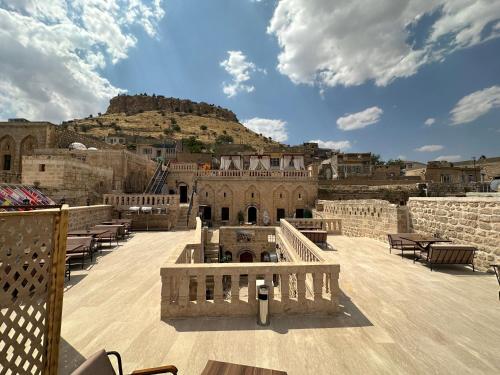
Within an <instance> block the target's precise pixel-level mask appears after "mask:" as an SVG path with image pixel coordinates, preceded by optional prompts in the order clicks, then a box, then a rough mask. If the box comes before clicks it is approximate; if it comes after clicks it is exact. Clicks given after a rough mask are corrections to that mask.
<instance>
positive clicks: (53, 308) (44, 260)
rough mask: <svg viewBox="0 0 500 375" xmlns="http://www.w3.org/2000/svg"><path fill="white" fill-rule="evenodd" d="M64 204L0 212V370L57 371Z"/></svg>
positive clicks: (18, 371) (62, 283)
mask: <svg viewBox="0 0 500 375" xmlns="http://www.w3.org/2000/svg"><path fill="white" fill-rule="evenodd" d="M67 230H68V207H67V206H63V207H62V208H61V209H46V210H36V211H26V212H0V288H1V289H0V374H1V375H3V374H43V375H47V374H50V375H52V374H57V366H58V354H59V338H60V334H61V314H62V298H63V288H64V267H65V265H64V264H65V254H66V235H67Z"/></svg>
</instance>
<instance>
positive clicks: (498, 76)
mask: <svg viewBox="0 0 500 375" xmlns="http://www.w3.org/2000/svg"><path fill="white" fill-rule="evenodd" d="M21 3H23V4H22V5H12V4H10V2H7V1H3V0H0V20H2V21H0V29H1V30H3V34H2V33H0V45H3V46H5V47H0V48H5V50H4V51H3V52H7V53H3V54H2V56H3V57H1V56H0V67H2V68H3V69H0V118H7V117H13V116H19V117H27V118H30V119H32V120H51V121H55V122H58V121H61V120H66V119H69V118H73V117H81V116H86V115H88V114H89V113H97V112H98V111H104V110H105V108H106V105H107V101H108V100H109V97H111V96H113V95H115V94H116V93H117V92H119V91H122V92H123V91H125V92H128V93H131V94H134V93H140V92H147V93H149V94H151V93H156V94H163V95H165V96H174V97H180V98H189V99H192V100H196V101H206V102H209V103H215V104H217V105H221V106H223V107H227V108H229V109H231V110H233V111H234V112H235V113H236V114H237V116H238V118H239V119H240V121H242V122H245V123H246V124H247V125H248V126H250V127H252V128H253V129H254V130H257V131H258V132H262V133H265V134H268V135H272V136H273V137H275V138H277V139H279V140H282V141H283V142H284V143H287V144H299V143H302V142H305V141H310V140H320V141H321V144H322V145H324V146H330V147H336V148H337V147H340V148H342V149H343V150H345V151H352V152H356V151H372V152H375V153H379V154H381V155H382V157H383V158H385V159H389V158H396V157H404V158H406V159H408V160H422V161H425V160H433V159H448V160H451V161H453V160H460V159H470V158H471V157H472V156H480V155H482V154H484V155H487V156H499V155H500V147H499V145H500V142H499V141H500V38H499V36H500V5H499V3H500V2H498V1H493V0H481V1H470V2H468V1H461V2H457V1H452V0H441V1H438V0H435V1H434V0H429V1H417V0H410V1H408V2H394V1H390V0H379V1H377V2H375V1H374V2H367V3H363V6H359V5H360V4H358V3H360V0H359V1H358V0H352V1H336V2H332V1H329V0H281V1H273V0H261V1H255V0H254V1H251V0H210V1H195V0H183V1H174V0H171V1H167V0H165V1H160V0H152V1H147V0H142V1H141V0H114V1H104V0H102V1H101V0H94V1H93V2H88V1H87V2H85V1H83V0H79V1H67V2H65V1H62V0H54V1H49V2H36V1H33V0H26V1H24V2H21ZM110 4H111V5H110ZM26 25H27V27H26ZM21 26H22V27H23V29H22V31H21ZM26 28H27V29H28V31H25V29H26ZM34 36H36V37H34ZM30 55H32V56H33V62H31V63H29V62H26V61H25V60H26V58H23V56H24V57H25V56H30ZM2 70H3V72H2ZM23 77H24V78H26V79H27V81H28V83H26V79H22V78H23ZM426 122H427V125H426Z"/></svg>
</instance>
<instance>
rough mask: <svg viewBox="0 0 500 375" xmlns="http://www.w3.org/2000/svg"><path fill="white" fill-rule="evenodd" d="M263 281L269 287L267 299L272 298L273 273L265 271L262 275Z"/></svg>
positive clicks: (270, 299)
mask: <svg viewBox="0 0 500 375" xmlns="http://www.w3.org/2000/svg"><path fill="white" fill-rule="evenodd" d="M264 283H265V284H266V285H267V287H268V288H269V301H272V300H273V299H274V285H273V274H272V273H271V274H270V273H266V274H265V275H264Z"/></svg>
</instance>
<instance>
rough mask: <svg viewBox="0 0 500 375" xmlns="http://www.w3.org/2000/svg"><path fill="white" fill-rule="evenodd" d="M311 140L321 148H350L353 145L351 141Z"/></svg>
mask: <svg viewBox="0 0 500 375" xmlns="http://www.w3.org/2000/svg"><path fill="white" fill-rule="evenodd" d="M309 142H313V143H317V144H318V146H319V147H320V148H329V149H332V150H343V151H345V150H348V149H350V148H351V147H352V144H351V142H350V141H322V140H320V139H316V140H312V141H309Z"/></svg>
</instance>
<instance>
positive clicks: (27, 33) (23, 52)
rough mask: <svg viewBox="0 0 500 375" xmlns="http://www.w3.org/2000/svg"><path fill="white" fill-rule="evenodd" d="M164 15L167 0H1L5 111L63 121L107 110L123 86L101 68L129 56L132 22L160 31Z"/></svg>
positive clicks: (0, 107)
mask: <svg viewBox="0 0 500 375" xmlns="http://www.w3.org/2000/svg"><path fill="white" fill-rule="evenodd" d="M148 4H149V5H148ZM163 16H164V10H163V9H162V7H161V0H151V1H148V0H92V1H87V0H75V1H72V2H70V1H64V0H53V1H35V0H23V1H19V2H14V3H13V2H7V1H2V0H0V30H1V32H0V45H1V46H2V47H1V48H2V53H1V54H0V117H5V118H6V117H26V118H28V119H32V120H49V121H54V122H58V121H61V120H65V119H70V118H74V117H81V116H86V115H88V114H89V113H95V112H96V111H99V110H101V111H102V110H103V109H105V108H106V104H107V101H108V100H109V98H111V97H112V96H114V95H116V94H117V93H119V92H120V91H122V90H120V89H119V88H117V87H115V86H113V85H112V84H111V83H110V82H109V81H108V80H107V79H106V78H104V77H103V76H102V74H101V72H100V70H99V69H103V68H105V67H106V66H107V65H108V64H109V63H112V64H114V63H116V62H118V61H120V60H122V59H125V58H127V56H128V52H129V50H130V48H133V47H134V46H135V45H136V43H137V39H136V37H135V35H134V33H133V32H132V28H134V30H137V29H136V27H137V26H139V27H142V28H143V29H144V31H145V32H146V33H147V34H148V35H149V36H153V37H154V36H156V27H157V24H158V22H159V21H160V20H161V19H162V18H163Z"/></svg>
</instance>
